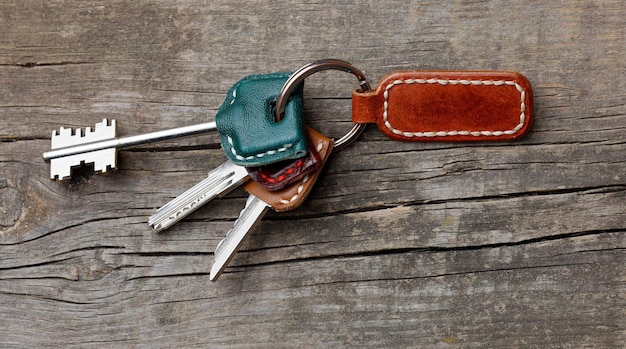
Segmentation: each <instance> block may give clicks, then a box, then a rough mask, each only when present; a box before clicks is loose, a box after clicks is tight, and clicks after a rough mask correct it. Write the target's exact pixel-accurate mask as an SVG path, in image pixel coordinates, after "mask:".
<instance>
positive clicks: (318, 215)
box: [0, 0, 626, 348]
mask: <svg viewBox="0 0 626 349" xmlns="http://www.w3.org/2000/svg"><path fill="white" fill-rule="evenodd" d="M0 13H1V15H0V32H2V33H3V35H1V36H0V81H1V82H2V87H1V88H0V120H2V121H1V122H0V123H1V124H0V126H2V127H0V323H1V324H2V326H0V347H3V348H4V347H9V348H31V347H80V348H85V347H102V346H105V347H120V348H127V347H151V348H154V347H172V346H179V347H189V348H196V347H197V348H204V347H228V348H248V347H251V346H254V347H259V348H270V347H271V348H276V347H322V348H335V347H372V348H374V347H375V348H380V347H399V348H403V347H433V348H454V347H463V348H465V347H469V348H477V347H524V348H563V347H589V348H621V347H624V346H625V345H626V343H625V342H626V336H625V335H624V334H625V331H626V329H625V328H626V319H625V316H624V311H623V309H624V305H625V304H624V280H625V277H624V270H625V269H624V266H625V257H624V248H625V245H626V240H625V239H624V233H625V232H626V224H625V223H624V222H625V221H626V180H625V178H624V173H626V165H625V164H626V142H625V141H624V140H625V138H624V136H623V134H624V131H625V130H626V103H624V101H625V100H626V94H625V91H626V82H624V80H623V76H624V72H626V64H625V61H624V59H623V57H624V56H625V55H626V41H625V38H626V33H625V30H626V24H625V23H624V21H623V18H624V16H625V15H626V9H625V8H624V6H623V4H622V2H620V1H604V2H593V1H584V2H571V3H556V2H555V3H542V2H530V3H528V2H527V3H502V2H492V1H475V2H462V3H445V2H444V3H441V2H440V1H419V2H418V1H409V2H407V1H378V2H371V3H369V2H368V3H363V2H357V1H342V2H339V1H331V2H326V3H306V2H305V3H289V2H274V3H272V4H271V5H269V4H265V3H263V2H261V1H252V2H250V1H248V2H238V1H235V2H233V1H229V2H226V1H213V2H211V3H206V2H201V1H193V0H185V1H159V2H152V1H146V2H135V3H128V2H124V1H117V0H114V1H90V2H72V3H71V4H69V3H66V2H63V1H49V2H43V3H42V2H36V1H21V2H18V3H16V4H1V5H0ZM328 57H336V58H342V59H346V60H348V61H351V62H352V63H354V64H355V65H357V66H358V67H360V68H361V69H362V70H363V71H364V72H365V73H366V75H367V76H368V77H369V78H370V80H371V81H372V83H376V82H377V81H378V80H379V79H380V78H382V77H383V76H384V75H385V74H386V73H388V72H390V71H392V70H402V69H502V70H517V71H520V72H521V73H523V74H524V75H526V76H527V77H528V78H529V79H530V81H531V82H532V84H533V87H534V92H535V103H534V107H535V111H536V122H535V125H534V128H533V131H532V132H531V134H530V135H529V136H528V137H526V138H525V139H523V140H521V141H519V142H514V143H477V144H444V143H427V144H419V143H402V142H396V141H391V140H389V139H386V138H385V137H383V136H381V135H380V133H379V132H378V131H377V130H376V129H375V127H373V126H372V127H370V128H369V129H368V130H367V131H366V132H365V134H364V135H363V136H362V137H361V138H360V139H359V141H358V142H357V143H355V144H354V145H353V146H351V147H350V148H348V149H346V150H345V151H343V152H342V153H339V154H335V155H333V156H332V157H331V160H330V162H329V165H328V166H327V168H326V170H325V172H324V174H323V175H322V177H321V178H320V180H319V182H318V184H317V186H316V189H315V190H314V191H313V193H312V195H311V199H310V200H308V201H307V202H306V203H305V204H304V205H303V206H302V207H301V208H299V209H298V210H296V211H293V212H289V213H285V214H275V213H270V214H268V215H267V216H266V218H265V219H264V221H263V222H262V224H261V225H260V228H259V229H258V230H257V231H256V232H255V233H253V234H252V236H251V237H250V239H249V240H248V241H247V242H246V243H245V245H244V247H243V249H242V251H241V252H240V253H239V254H238V255H237V256H236V258H235V259H234V260H233V262H232V266H231V267H230V268H228V269H227V271H226V273H225V274H224V275H223V276H222V277H221V278H220V280H219V281H218V283H216V284H213V283H210V282H209V281H208V273H209V269H210V265H211V263H212V261H213V253H212V251H213V249H214V247H215V245H216V244H217V242H218V241H219V240H220V239H221V238H222V237H223V235H224V233H225V232H226V231H227V230H228V229H229V228H230V227H231V226H232V224H233V221H234V220H235V219H236V217H237V215H238V213H239V210H240V209H241V208H242V206H243V203H244V200H245V199H244V197H245V195H246V194H245V193H244V192H243V191H242V190H236V191H234V192H233V193H231V194H230V195H228V196H227V197H226V198H224V199H221V200H219V201H216V202H213V203H210V204H208V205H207V206H205V207H203V208H201V209H200V210H198V211H197V212H195V213H194V214H193V215H191V216H190V217H189V218H187V219H185V220H184V221H183V222H181V223H179V224H177V225H176V226H175V227H173V228H172V229H171V230H170V231H167V232H163V233H160V234H154V233H153V232H152V231H151V230H150V228H149V227H148V225H147V224H146V220H147V218H148V216H149V215H150V214H151V213H152V212H153V211H154V209H155V208H157V207H159V206H160V205H162V204H164V203H165V202H167V201H168V200H170V199H171V198H173V197H175V196H176V195H177V194H179V193H180V192H182V191H184V190H185V189H186V188H187V187H189V186H190V185H191V184H193V183H196V182H197V181H199V180H201V179H202V178H203V177H204V176H205V174H206V172H207V171H209V170H210V169H211V168H213V167H215V166H217V165H218V164H220V163H221V162H222V161H224V160H225V156H224V155H223V154H222V151H221V150H220V148H219V143H218V138H217V136H216V135H206V136H202V137H197V138H193V139H186V140H180V141H173V142H168V143H165V144H161V145H155V146H143V147H140V148H136V149H133V150H128V151H122V152H120V154H119V167H120V170H119V171H116V172H115V173H111V174H109V175H107V176H103V175H92V174H90V173H89V171H86V170H83V171H80V173H79V174H80V175H79V176H77V178H76V179H73V180H72V181H69V182H65V183H59V182H52V181H50V180H48V179H47V177H48V171H49V169H48V165H47V164H46V163H45V162H43V160H42V159H41V154H42V153H43V152H44V151H46V150H47V149H48V147H49V134H50V131H52V130H53V129H55V128H58V127H60V126H73V127H85V126H90V125H93V124H94V123H95V122H98V121H99V120H101V119H102V118H104V117H107V118H116V119H117V120H118V125H119V128H120V130H119V131H120V132H119V133H121V134H124V135H129V134H135V133H139V132H143V131H153V130H159V129H162V128H168V127H176V126H182V125H187V124H193V123H200V122H205V121H207V120H212V119H213V117H214V115H215V113H216V110H217V108H218V106H219V104H220V103H221V102H222V100H223V98H224V96H225V93H226V91H227V90H228V88H229V87H230V86H231V85H232V84H233V83H234V82H236V81H237V80H239V79H240V78H242V77H243V76H245V75H247V74H254V73H263V72H272V71H280V70H293V69H296V68H298V67H299V66H301V65H302V64H305V63H307V62H310V61H311V60H314V59H318V58H328ZM352 88H354V81H353V78H352V77H351V76H349V75H347V74H342V73H337V72H328V73H320V74H318V75H315V76H313V77H311V78H309V79H308V80H307V86H306V90H305V104H306V113H307V119H308V120H309V123H310V124H312V125H313V126H314V127H316V128H318V129H320V130H321V131H323V132H324V133H326V134H329V135H340V134H341V133H343V132H344V131H345V130H347V129H348V128H349V127H350V125H349V116H348V115H349V113H350V100H349V98H350V91H351V89H352Z"/></svg>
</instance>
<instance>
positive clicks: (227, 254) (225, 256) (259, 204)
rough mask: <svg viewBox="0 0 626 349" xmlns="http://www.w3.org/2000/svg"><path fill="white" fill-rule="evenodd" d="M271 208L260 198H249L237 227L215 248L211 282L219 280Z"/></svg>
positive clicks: (236, 223)
mask: <svg viewBox="0 0 626 349" xmlns="http://www.w3.org/2000/svg"><path fill="white" fill-rule="evenodd" d="M269 208H270V206H269V205H268V204H267V203H265V202H264V201H263V200H261V199H259V198H258V197H256V196H254V195H250V196H249V197H248V200H247V201H246V207H244V208H243V210H242V211H241V213H240V214H239V218H237V220H236V221H235V226H234V227H233V229H231V230H230V231H229V232H228V233H227V234H226V237H225V238H224V239H223V240H222V241H220V243H219V244H218V245H217V247H216V248H215V261H214V262H213V266H212V267H211V274H210V276H209V279H210V280H211V281H216V280H217V278H219V276H220V275H221V274H222V272H223V271H224V269H226V266H227V265H228V263H229V262H230V261H231V259H233V257H234V256H235V253H237V250H239V248H240V247H241V245H242V244H243V242H244V240H245V238H246V237H247V236H248V235H249V234H250V232H252V230H253V229H254V228H255V227H256V225H257V224H258V223H259V222H260V221H261V218H263V216H264V215H265V212H267V210H268V209H269Z"/></svg>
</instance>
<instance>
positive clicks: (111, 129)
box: [43, 119, 217, 180]
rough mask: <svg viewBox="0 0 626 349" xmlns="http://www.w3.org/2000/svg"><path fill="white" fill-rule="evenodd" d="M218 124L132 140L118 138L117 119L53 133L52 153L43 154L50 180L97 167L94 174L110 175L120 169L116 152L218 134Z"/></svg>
mask: <svg viewBox="0 0 626 349" xmlns="http://www.w3.org/2000/svg"><path fill="white" fill-rule="evenodd" d="M216 130H217V128H216V124H215V122H207V123H204V124H198V125H192V126H185V127H179V128H174V129H169V130H163V131H157V132H151V133H145V134H142V135H137V136H130V137H122V138H117V137H116V125H115V120H110V121H109V120H107V119H104V120H102V122H99V123H97V124H96V125H95V127H94V128H90V127H88V128H85V129H82V128H77V129H72V128H65V127H61V129H60V130H59V131H56V130H55V131H52V139H51V146H50V148H51V150H50V151H48V152H45V153H44V154H43V158H44V160H49V161H50V178H51V179H60V180H62V179H67V178H70V177H71V174H72V169H73V168H76V167H79V166H81V165H84V164H91V163H92V164H94V171H96V172H107V171H108V170H109V169H115V168H116V167H117V150H118V149H122V148H126V147H131V146H136V145H141V144H147V143H153V142H161V141H165V140H169V139H174V138H183V137H189V136H195V135H198V134H202V133H207V132H214V131H216Z"/></svg>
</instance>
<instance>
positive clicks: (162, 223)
mask: <svg viewBox="0 0 626 349" xmlns="http://www.w3.org/2000/svg"><path fill="white" fill-rule="evenodd" d="M312 132H314V131H312V130H308V134H309V136H311V135H312ZM276 166H279V167H280V166H283V169H284V170H285V171H282V172H281V171H278V173H280V176H278V177H276V178H272V179H273V180H274V181H276V182H275V183H272V184H273V185H274V186H276V187H279V188H284V187H286V186H288V185H290V184H291V183H294V182H296V181H298V180H300V179H302V178H303V177H304V176H306V175H307V174H309V173H312V172H314V171H316V170H317V169H318V168H319V167H321V158H320V156H319V154H318V152H317V151H316V150H315V148H314V146H313V145H312V144H309V153H308V154H307V156H305V157H304V158H300V159H294V160H286V161H282V162H280V163H276V164H272V165H270V167H271V169H272V170H277V167H276ZM251 172H252V173H255V175H251V174H250V173H251ZM258 172H259V169H257V170H253V169H250V168H248V169H246V168H244V167H241V166H238V165H235V164H234V163H232V162H231V161H230V160H228V161H226V162H225V163H224V164H222V165H220V166H218V167H216V168H215V169H214V170H213V171H211V172H209V174H208V176H207V178H206V179H204V180H202V181H201V182H200V183H198V184H196V185H195V186H193V187H192V188H190V189H189V190H187V191H186V192H184V193H182V194H181V195H179V196H177V197H176V198H175V199H173V200H172V201H170V202H168V203H167V204H165V205H164V206H163V207H161V208H159V209H158V210H157V211H156V212H155V213H154V214H153V215H152V216H151V217H150V218H149V219H148V224H150V226H151V227H152V228H154V229H155V230H156V231H161V230H165V229H167V228H169V227H171V226H172V225H174V224H175V223H176V222H178V221H180V220H181V219H183V218H185V217H186V216H188V215H189V214H191V213H192V212H193V211H195V210H196V209H198V208H199V207H201V206H202V205H204V204H205V203H207V202H209V201H211V200H213V199H215V198H220V197H222V196H224V195H226V194H228V193H229V192H231V191H232V190H233V189H235V188H236V187H238V186H239V185H241V184H243V183H245V182H247V181H248V180H249V179H250V178H254V177H255V176H256V174H257V173H258ZM259 184H261V185H263V186H265V187H266V188H267V186H266V184H265V183H263V182H259ZM269 190H272V189H269ZM272 191H275V190H272Z"/></svg>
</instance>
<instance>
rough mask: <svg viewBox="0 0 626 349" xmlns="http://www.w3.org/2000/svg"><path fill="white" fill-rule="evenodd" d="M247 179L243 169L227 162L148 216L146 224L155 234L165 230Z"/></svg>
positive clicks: (246, 172)
mask: <svg viewBox="0 0 626 349" xmlns="http://www.w3.org/2000/svg"><path fill="white" fill-rule="evenodd" d="M249 178H250V177H249V176H248V171H247V170H246V169H245V168H244V167H242V166H238V165H235V164H234V163H232V162H231V161H230V160H228V161H226V162H225V163H223V164H222V165H220V166H218V167H216V168H215V169H214V170H213V171H211V172H209V174H208V176H207V178H206V179H204V180H202V181H201V182H200V183H198V184H196V185H194V186H193V187H192V188H190V189H189V190H187V191H186V192H184V193H182V194H181V195H179V196H177V197H176V198H175V199H173V200H172V201H170V202H168V203H167V204H165V205H164V206H163V207H161V208H159V209H158V210H157V211H156V212H155V213H154V214H153V215H152V216H150V218H149V219H148V224H150V226H151V227H152V228H153V229H155V230H156V231H157V232H158V231H161V230H165V229H167V228H169V227H171V226H172V225H174V224H175V223H176V222H178V221H180V220H181V219H183V218H185V217H187V216H188V215H189V214H191V213H192V212H194V211H195V210H196V209H198V208H200V207H201V206H202V205H204V204H205V203H207V202H209V201H211V200H213V199H215V198H221V197H222V196H224V195H226V194H228V193H229V192H231V191H232V190H233V189H235V188H237V187H238V186H240V185H241V184H243V183H245V182H246V181H248V179H249Z"/></svg>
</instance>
